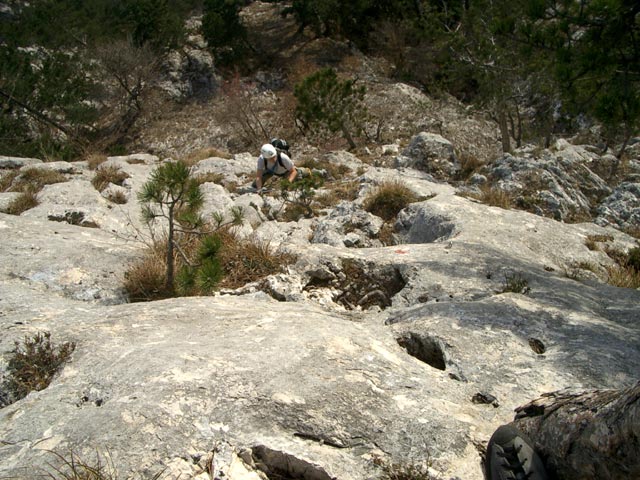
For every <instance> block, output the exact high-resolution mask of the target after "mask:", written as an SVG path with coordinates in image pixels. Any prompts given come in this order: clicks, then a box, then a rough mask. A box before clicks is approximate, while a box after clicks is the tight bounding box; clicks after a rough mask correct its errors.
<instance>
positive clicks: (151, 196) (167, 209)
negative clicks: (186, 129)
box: [138, 161, 204, 294]
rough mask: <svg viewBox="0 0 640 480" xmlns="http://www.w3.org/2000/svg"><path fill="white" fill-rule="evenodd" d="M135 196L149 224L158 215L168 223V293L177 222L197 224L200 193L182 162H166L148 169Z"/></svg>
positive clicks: (170, 286)
mask: <svg viewBox="0 0 640 480" xmlns="http://www.w3.org/2000/svg"><path fill="white" fill-rule="evenodd" d="M138 199H139V200H140V202H141V203H142V204H143V207H142V215H143V217H144V219H145V220H146V221H147V222H148V223H149V224H150V225H151V224H152V223H153V222H154V221H155V220H156V219H157V218H164V219H165V220H166V221H167V223H168V232H167V249H166V267H167V273H166V280H165V287H164V289H165V291H166V292H168V293H169V294H170V293H172V292H173V291H174V281H175V278H174V271H175V263H174V262H175V259H174V247H175V245H176V223H177V222H179V221H182V222H184V223H187V224H191V225H194V224H196V223H199V218H198V217H197V211H198V210H199V209H200V207H201V206H202V203H203V201H204V198H203V195H202V192H201V191H200V187H199V185H198V182H197V181H196V180H195V179H194V178H193V177H192V176H191V171H190V169H189V167H188V166H187V165H186V164H185V163H184V162H182V161H178V162H166V163H164V164H162V165H160V166H159V167H158V168H156V169H155V170H154V171H153V172H151V175H150V179H149V181H147V183H145V184H144V185H143V186H142V189H141V190H140V192H139V193H138Z"/></svg>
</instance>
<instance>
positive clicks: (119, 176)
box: [91, 165, 129, 192]
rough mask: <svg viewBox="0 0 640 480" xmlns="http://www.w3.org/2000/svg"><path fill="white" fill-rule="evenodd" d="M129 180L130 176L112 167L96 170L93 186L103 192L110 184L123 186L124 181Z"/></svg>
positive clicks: (92, 181)
mask: <svg viewBox="0 0 640 480" xmlns="http://www.w3.org/2000/svg"><path fill="white" fill-rule="evenodd" d="M127 178H129V174H128V173H126V172H123V171H122V170H120V168H118V167H116V166H113V165H110V166H106V167H104V166H103V167H99V168H98V169H97V170H96V173H95V175H94V176H93V179H92V180H91V184H92V185H93V186H94V187H95V188H96V190H98V191H99V192H101V191H103V190H104V189H105V188H107V186H108V185H109V184H110V183H113V184H114V185H119V186H122V184H123V183H124V181H125V180H126V179H127Z"/></svg>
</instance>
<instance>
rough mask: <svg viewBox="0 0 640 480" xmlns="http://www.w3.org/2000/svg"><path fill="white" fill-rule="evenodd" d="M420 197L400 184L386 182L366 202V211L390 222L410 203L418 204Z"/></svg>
mask: <svg viewBox="0 0 640 480" xmlns="http://www.w3.org/2000/svg"><path fill="white" fill-rule="evenodd" d="M418 200H419V197H418V196H417V195H416V194H415V193H413V191H412V190H411V189H410V188H408V187H406V186H405V185H403V184H402V183H400V182H397V181H394V182H385V183H383V184H381V185H380V186H378V187H377V188H376V189H375V190H374V191H373V192H372V193H370V194H369V195H367V197H366V198H365V200H364V209H365V210H366V211H368V212H370V213H373V214H374V215H377V216H378V217H380V218H382V219H383V220H385V221H390V220H392V219H394V218H395V217H396V215H398V213H399V212H400V210H402V209H404V208H406V207H407V206H408V205H409V204H410V203H414V202H417V201H418Z"/></svg>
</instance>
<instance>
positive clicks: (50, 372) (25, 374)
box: [5, 332, 75, 401]
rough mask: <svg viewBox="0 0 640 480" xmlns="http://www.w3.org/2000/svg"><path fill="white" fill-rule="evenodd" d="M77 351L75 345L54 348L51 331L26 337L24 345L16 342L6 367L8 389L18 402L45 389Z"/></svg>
mask: <svg viewBox="0 0 640 480" xmlns="http://www.w3.org/2000/svg"><path fill="white" fill-rule="evenodd" d="M74 349H75V343H73V342H65V343H62V344H60V345H58V346H55V345H53V343H51V334H50V333H48V332H45V333H36V334H35V335H33V336H32V337H25V339H24V341H23V343H22V344H20V342H15V347H14V349H13V350H12V351H11V356H10V357H9V361H8V366H7V371H8V378H7V380H6V381H5V388H6V390H7V391H8V392H9V393H10V395H11V397H12V398H13V399H14V401H17V400H20V399H21V398H24V397H26V396H27V395H28V394H29V392H32V391H34V390H35V391H38V390H43V389H45V388H46V387H47V386H49V384H50V383H51V380H52V379H53V376H54V375H55V374H56V373H57V372H58V371H59V370H60V368H62V366H63V365H64V363H65V362H66V361H67V360H68V359H69V357H70V356H71V353H73V351H74Z"/></svg>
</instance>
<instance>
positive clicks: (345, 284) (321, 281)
mask: <svg viewBox="0 0 640 480" xmlns="http://www.w3.org/2000/svg"><path fill="white" fill-rule="evenodd" d="M406 284H407V282H406V281H405V280H404V278H402V275H401V274H400V270H398V268H397V267H394V266H392V265H376V264H374V263H370V264H367V265H363V264H362V263H361V262H358V261H356V260H353V259H343V260H342V264H341V269H340V271H339V272H338V273H337V275H335V276H334V277H333V278H318V277H316V278H311V280H310V281H309V282H308V283H307V285H306V286H305V290H306V291H309V290H313V289H315V288H333V289H335V290H337V291H338V292H339V293H338V294H337V295H335V296H334V298H333V301H334V302H336V303H339V304H340V305H342V306H343V307H345V308H347V309H349V310H353V309H356V308H358V307H360V308H362V310H367V309H369V308H371V307H373V306H378V307H380V308H381V309H385V308H387V307H390V306H391V299H392V298H393V296H394V295H395V294H396V293H398V292H399V291H400V290H402V289H403V288H404V287H405V285H406Z"/></svg>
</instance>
